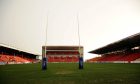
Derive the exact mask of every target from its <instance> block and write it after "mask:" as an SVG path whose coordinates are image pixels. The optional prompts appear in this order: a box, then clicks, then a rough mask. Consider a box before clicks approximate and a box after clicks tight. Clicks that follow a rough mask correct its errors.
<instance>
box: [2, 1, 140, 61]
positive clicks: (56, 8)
mask: <svg viewBox="0 0 140 84" xmlns="http://www.w3.org/2000/svg"><path fill="white" fill-rule="evenodd" d="M77 16H78V18H79V19H78V20H79V29H80V30H79V32H80V44H81V45H82V46H84V59H85V60H86V59H89V58H92V57H95V56H97V55H94V54H89V53H88V52H89V51H91V50H95V49H97V48H100V47H103V46H105V45H107V44H110V43H113V42H115V41H118V40H120V39H123V38H125V37H127V36H130V35H133V34H135V33H139V32H140V0H0V43H1V44H6V45H10V46H12V47H15V48H18V49H21V50H24V51H28V52H31V53H35V54H40V55H41V52H42V50H41V48H42V45H45V40H46V39H47V42H46V45H79V41H78V25H77V24H78V21H77ZM46 28H47V33H46Z"/></svg>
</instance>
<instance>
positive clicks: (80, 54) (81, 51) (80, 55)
mask: <svg viewBox="0 0 140 84" xmlns="http://www.w3.org/2000/svg"><path fill="white" fill-rule="evenodd" d="M77 27H78V41H79V49H78V52H79V56H78V57H79V69H83V66H84V65H83V49H81V47H80V32H79V18H78V14H77ZM47 28H48V15H47V25H46V41H45V49H44V48H43V47H42V70H46V69H47V63H48V57H47V56H46V53H47V51H46V50H47V48H46V47H47Z"/></svg>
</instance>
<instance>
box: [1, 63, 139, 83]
mask: <svg viewBox="0 0 140 84" xmlns="http://www.w3.org/2000/svg"><path fill="white" fill-rule="evenodd" d="M139 78H140V64H109V63H107V64H93V63H85V64H84V69H83V70H79V69H78V64H76V63H49V64H48V69H47V70H46V71H42V70H41V64H19V65H1V66H0V84H140V79H139Z"/></svg>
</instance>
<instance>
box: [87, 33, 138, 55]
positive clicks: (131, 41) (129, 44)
mask: <svg viewBox="0 0 140 84" xmlns="http://www.w3.org/2000/svg"><path fill="white" fill-rule="evenodd" d="M136 46H140V33H137V34H134V35H131V36H129V37H126V38H124V39H121V40H119V41H116V42H114V43H111V44H108V45H106V46H104V47H101V48H98V49H96V50H92V51H90V52H89V53H94V54H105V53H109V52H114V51H118V50H124V49H129V48H133V47H136Z"/></svg>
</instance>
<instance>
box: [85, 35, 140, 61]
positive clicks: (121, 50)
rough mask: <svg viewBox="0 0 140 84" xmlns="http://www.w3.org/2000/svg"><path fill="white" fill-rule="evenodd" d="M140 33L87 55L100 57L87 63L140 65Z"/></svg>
mask: <svg viewBox="0 0 140 84" xmlns="http://www.w3.org/2000/svg"><path fill="white" fill-rule="evenodd" d="M139 42H140V33H138V34H135V35H132V36H129V37H127V38H124V39H122V40H119V41H117V42H114V43H111V44H108V45H106V46H104V47H101V48H99V49H96V50H92V51H90V52H89V53H94V54H98V55H100V56H98V57H95V58H92V59H89V60H87V62H99V63H100V62H101V63H102V62H103V63H140V43H139Z"/></svg>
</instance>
